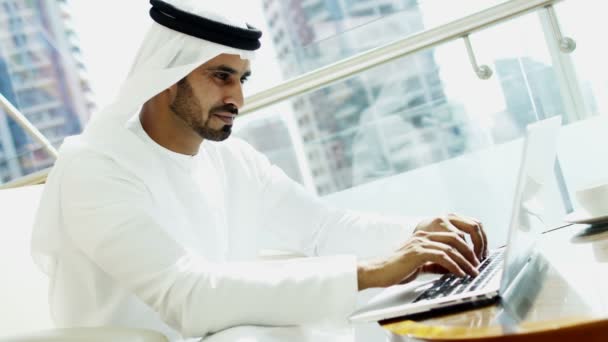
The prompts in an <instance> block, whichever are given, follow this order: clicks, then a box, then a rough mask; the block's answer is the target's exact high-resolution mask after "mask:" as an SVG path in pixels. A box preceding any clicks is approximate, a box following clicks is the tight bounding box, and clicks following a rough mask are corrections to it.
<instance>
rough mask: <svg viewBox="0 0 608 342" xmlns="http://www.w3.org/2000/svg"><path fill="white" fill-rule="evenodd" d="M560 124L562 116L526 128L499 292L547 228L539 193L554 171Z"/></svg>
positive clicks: (528, 255) (509, 284)
mask: <svg viewBox="0 0 608 342" xmlns="http://www.w3.org/2000/svg"><path fill="white" fill-rule="evenodd" d="M560 127H561V117H553V118H550V119H546V120H543V121H539V122H536V123H533V124H530V125H528V127H527V128H526V137H525V139H524V146H523V152H522V157H521V163H520V168H519V175H518V177H517V185H516V190H515V198H514V202H513V210H512V216H511V221H510V226H509V236H508V237H507V249H506V251H505V258H504V269H503V274H502V279H501V282H500V293H503V294H504V293H505V292H506V291H507V289H508V288H509V286H511V285H512V284H513V280H515V278H516V277H517V274H518V273H519V272H520V271H521V270H522V269H523V267H524V266H525V264H526V262H528V260H529V258H530V257H531V256H532V252H533V249H534V246H535V244H536V242H537V241H538V239H539V237H540V234H541V233H542V232H543V231H544V230H545V229H546V225H545V223H544V219H543V218H544V215H545V212H544V205H543V201H542V198H541V196H542V193H543V192H544V190H545V188H546V187H547V185H548V184H549V180H550V179H551V175H552V174H553V167H554V164H555V158H556V155H557V136H558V132H559V129H560Z"/></svg>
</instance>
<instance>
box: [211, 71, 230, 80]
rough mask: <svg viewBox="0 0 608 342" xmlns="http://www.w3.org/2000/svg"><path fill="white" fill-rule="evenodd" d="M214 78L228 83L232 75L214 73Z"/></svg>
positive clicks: (219, 72) (220, 72)
mask: <svg viewBox="0 0 608 342" xmlns="http://www.w3.org/2000/svg"><path fill="white" fill-rule="evenodd" d="M213 77H215V78H217V79H219V80H222V81H228V80H229V79H230V74H229V73H227V72H222V71H216V72H214V73H213Z"/></svg>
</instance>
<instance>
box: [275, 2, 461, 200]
mask: <svg viewBox="0 0 608 342" xmlns="http://www.w3.org/2000/svg"><path fill="white" fill-rule="evenodd" d="M263 6H264V11H265V14H266V18H267V21H268V26H269V28H270V32H269V34H270V35H271V36H272V40H273V42H274V44H275V49H276V51H277V57H278V59H279V63H280V65H281V67H282V70H283V73H284V74H285V76H286V77H287V78H289V77H294V76H297V75H300V74H303V73H305V72H307V71H311V70H314V69H316V68H319V67H323V66H326V65H329V64H331V63H334V62H337V61H339V60H341V59H344V58H346V57H349V56H353V55H355V54H357V53H360V52H363V51H366V50H368V49H371V48H375V47H378V46H381V45H383V44H387V43H390V42H392V41H395V40H397V39H401V38H403V37H405V36H408V35H411V34H414V33H417V32H420V31H422V30H424V25H423V20H422V14H421V12H420V9H419V6H418V2H417V1H416V0H374V1H369V0H290V1H283V0H264V1H263ZM380 18H382V20H376V19H380ZM292 105H293V109H294V112H295V116H296V120H297V123H298V129H299V135H300V137H301V138H302V140H303V145H304V150H305V155H306V158H307V161H308V164H309V167H310V171H311V174H312V177H313V179H314V183H315V187H316V191H317V192H318V193H319V194H327V193H331V192H334V191H338V190H342V189H346V188H349V187H352V186H355V185H357V184H361V183H364V182H367V181H369V180H373V179H375V178H379V177H385V176H387V175H391V174H395V173H399V172H403V171H407V170H409V169H412V168H415V167H419V166H422V165H425V164H428V163H432V162H437V161H439V160H443V159H446V158H449V157H451V156H454V155H457V154H460V153H461V152H462V151H463V149H464V148H465V137H466V134H465V132H464V127H466V120H465V119H464V118H463V116H459V115H458V114H459V113H460V111H458V110H454V108H452V107H451V105H450V104H448V103H447V100H446V96H445V93H444V91H443V85H442V82H441V79H440V76H439V67H438V65H437V64H436V62H435V59H434V55H433V52H432V51H424V52H420V53H416V54H414V55H412V56H408V57H406V58H402V59H399V60H397V61H394V62H391V63H388V64H385V65H381V66H379V67H376V68H373V69H371V70H369V71H366V72H364V73H362V74H359V75H357V76H356V77H353V78H350V79H348V80H346V81H341V82H339V83H337V84H335V85H331V86H328V87H325V88H323V89H320V90H317V91H314V92H312V93H309V94H306V95H304V96H301V97H299V98H297V99H294V100H292Z"/></svg>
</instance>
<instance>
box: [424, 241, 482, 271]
mask: <svg viewBox="0 0 608 342" xmlns="http://www.w3.org/2000/svg"><path fill="white" fill-rule="evenodd" d="M424 247H425V248H428V249H437V250H440V251H442V252H443V253H445V254H446V255H447V256H448V257H449V258H450V259H451V260H453V261H454V262H456V264H458V266H459V267H460V269H462V270H464V271H465V272H466V273H467V274H469V275H471V276H473V277H475V276H477V275H478V274H479V272H478V271H477V269H476V268H475V266H473V264H471V263H470V262H469V261H468V260H467V259H466V258H465V257H464V256H462V254H460V252H458V250H457V249H456V248H454V247H452V246H450V245H446V244H444V243H440V242H434V241H428V242H427V243H426V244H425V245H424Z"/></svg>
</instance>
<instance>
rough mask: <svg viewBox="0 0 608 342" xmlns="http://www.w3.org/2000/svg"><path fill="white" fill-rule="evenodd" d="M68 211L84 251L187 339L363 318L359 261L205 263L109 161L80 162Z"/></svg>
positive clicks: (74, 167)
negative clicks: (240, 328)
mask: <svg viewBox="0 0 608 342" xmlns="http://www.w3.org/2000/svg"><path fill="white" fill-rule="evenodd" d="M61 207H62V208H61V212H62V218H63V224H64V225H63V228H64V233H65V234H66V235H67V236H68V238H69V240H71V242H72V243H73V244H74V245H75V246H76V248H78V249H79V250H81V251H82V252H83V253H84V254H85V255H86V256H87V257H88V258H90V259H91V260H92V261H93V262H94V263H95V264H96V265H97V266H98V267H99V268H100V269H101V270H102V271H104V272H105V273H107V274H108V275H109V276H111V277H112V278H113V279H114V280H115V281H116V282H117V283H118V284H119V285H120V286H122V287H124V288H126V289H128V290H129V291H131V292H132V293H133V294H135V295H136V296H137V297H139V298H140V299H141V300H142V301H144V302H145V303H146V304H147V305H149V306H150V307H152V308H153V309H154V310H155V311H156V312H157V313H158V314H159V315H160V317H161V318H162V319H163V321H165V322H166V323H168V324H169V325H171V326H172V327H173V328H174V329H176V330H177V331H179V332H181V334H182V335H184V336H185V337H200V336H205V335H206V334H209V333H213V332H217V331H220V330H223V329H226V328H229V327H233V326H237V325H299V324H305V323H319V322H322V321H333V320H338V321H341V322H345V320H346V318H347V317H348V315H349V314H350V313H351V312H352V311H353V310H354V305H355V295H356V292H357V277H356V260H355V258H354V257H352V256H335V257H325V258H307V259H295V260H288V261H268V262H243V263H224V262H211V261H208V260H204V259H203V258H201V257H200V256H198V255H193V254H191V253H190V252H188V251H187V250H186V249H185V248H184V247H183V246H182V245H180V244H179V243H178V242H176V241H175V240H174V239H172V237H171V234H170V233H169V232H170V230H171V227H164V226H161V225H160V224H159V221H158V220H156V219H155V212H156V211H158V210H160V208H155V207H154V205H153V203H152V198H151V196H150V194H149V193H148V191H147V188H146V187H145V185H144V184H142V183H141V182H140V181H139V180H138V179H137V178H136V177H134V176H132V175H130V174H128V173H126V172H124V171H121V170H120V169H119V168H118V167H116V166H115V165H114V164H113V163H112V161H110V160H103V159H100V158H80V159H78V160H77V161H75V162H73V163H71V165H69V167H67V168H66V170H65V173H64V174H63V176H62V186H61Z"/></svg>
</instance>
